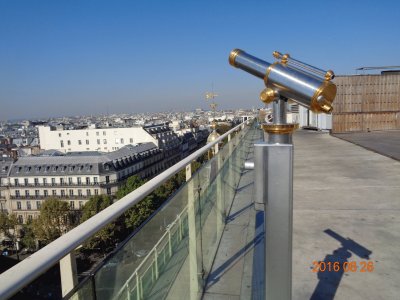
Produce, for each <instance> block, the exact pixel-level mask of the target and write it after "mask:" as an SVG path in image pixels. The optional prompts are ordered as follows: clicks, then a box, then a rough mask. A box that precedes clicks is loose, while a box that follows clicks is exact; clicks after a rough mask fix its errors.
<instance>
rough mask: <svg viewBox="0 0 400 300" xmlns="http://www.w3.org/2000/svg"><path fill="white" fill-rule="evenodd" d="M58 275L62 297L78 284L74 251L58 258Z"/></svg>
mask: <svg viewBox="0 0 400 300" xmlns="http://www.w3.org/2000/svg"><path fill="white" fill-rule="evenodd" d="M60 275H61V290H62V296H63V297H64V296H65V295H67V294H68V293H69V292H70V291H71V290H72V289H73V288H74V287H75V286H76V285H77V284H78V276H77V271H76V258H75V252H74V251H72V252H70V253H69V254H67V255H66V256H64V257H63V258H62V259H61V260H60Z"/></svg>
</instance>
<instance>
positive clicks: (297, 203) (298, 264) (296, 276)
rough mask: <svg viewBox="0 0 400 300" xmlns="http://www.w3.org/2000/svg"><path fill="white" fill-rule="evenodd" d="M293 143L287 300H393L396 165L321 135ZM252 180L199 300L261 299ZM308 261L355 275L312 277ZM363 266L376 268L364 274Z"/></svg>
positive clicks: (399, 174)
mask: <svg viewBox="0 0 400 300" xmlns="http://www.w3.org/2000/svg"><path fill="white" fill-rule="evenodd" d="M294 144H295V162H294V217H293V218H294V220H293V227H294V229H293V299H294V300H297V299H313V300H316V299H346V300H347V299H374V300H375V299H399V294H400V257H399V254H398V252H399V250H400V162H398V161H395V160H393V159H390V158H388V157H385V156H382V155H379V154H377V153H374V152H371V151H368V150H365V149H363V148H361V147H359V146H356V145H354V144H351V143H348V142H345V141H343V140H340V139H338V138H335V137H332V136H330V135H328V134H325V133H320V132H309V131H298V132H296V134H295V135H294ZM252 174H253V172H246V173H244V175H243V176H242V179H241V184H243V186H248V187H249V188H248V189H243V190H242V191H243V192H242V193H239V194H238V197H237V201H236V202H234V206H233V208H232V212H233V213H234V212H235V211H240V210H241V209H243V208H245V207H246V205H247V207H248V209H245V210H244V213H241V214H240V215H239V216H238V218H236V219H235V220H234V222H231V224H229V223H228V224H227V226H226V232H225V233H224V235H223V237H222V240H221V245H220V249H219V250H218V253H217V257H216V260H215V263H214V268H213V270H219V271H220V272H219V277H218V280H216V281H215V282H212V283H211V284H210V283H209V285H208V288H207V290H206V293H205V295H204V299H250V298H252V299H262V298H263V293H262V291H260V289H262V288H263V287H262V282H263V278H261V277H260V274H262V270H260V269H261V267H260V265H262V264H263V262H262V258H260V247H262V246H263V241H262V238H261V239H260V234H261V235H262V232H260V222H258V221H257V222H256V220H258V219H259V218H256V213H255V211H254V208H253V207H252V206H250V207H249V204H250V205H251V203H252V201H253V198H252V185H251V182H252V176H253V175H252ZM261 217H262V216H261ZM261 219H262V218H261ZM257 223H258V224H257ZM256 226H257V227H256ZM314 261H316V262H319V261H323V262H325V264H328V263H329V262H331V263H332V264H333V263H334V262H337V261H338V262H341V263H344V262H346V261H347V262H355V263H356V264H357V271H355V272H341V271H339V272H335V271H331V272H328V271H324V272H321V271H320V272H312V269H313V262H314ZM367 262H369V263H370V264H372V265H373V267H374V269H373V271H370V272H369V271H367V272H362V271H363V266H364V264H366V263H367ZM249 276H252V278H251V280H250V278H249Z"/></svg>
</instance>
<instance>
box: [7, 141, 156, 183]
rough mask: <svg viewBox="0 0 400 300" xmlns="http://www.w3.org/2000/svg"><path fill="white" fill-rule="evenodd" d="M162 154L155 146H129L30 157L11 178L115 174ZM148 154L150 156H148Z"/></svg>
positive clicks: (20, 161) (17, 166)
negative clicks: (152, 154) (104, 150)
mask: <svg viewBox="0 0 400 300" xmlns="http://www.w3.org/2000/svg"><path fill="white" fill-rule="evenodd" d="M155 151H159V150H158V148H157V147H156V145H155V144H154V143H143V144H140V145H138V146H132V145H127V146H124V147H122V148H120V149H119V150H116V151H113V152H109V153H101V152H95V151H91V152H72V153H67V154H65V155H55V156H26V157H21V158H19V159H18V160H17V161H16V162H15V163H14V164H13V166H12V168H11V171H10V176H14V177H27V176H51V175H54V176H64V175H68V174H69V175H91V174H99V173H107V172H112V171H115V170H118V169H122V168H126V167H128V166H129V165H132V164H134V163H136V162H137V161H138V160H140V159H142V158H143V157H144V156H146V155H148V154H151V153H150V152H153V153H154V152H155ZM147 153H148V154H147Z"/></svg>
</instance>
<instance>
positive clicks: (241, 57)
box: [229, 49, 336, 113]
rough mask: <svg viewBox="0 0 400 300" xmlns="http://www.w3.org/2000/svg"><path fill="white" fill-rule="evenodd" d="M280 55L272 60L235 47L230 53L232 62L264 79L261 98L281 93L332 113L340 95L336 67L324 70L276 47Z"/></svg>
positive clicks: (264, 99) (275, 96)
mask: <svg viewBox="0 0 400 300" xmlns="http://www.w3.org/2000/svg"><path fill="white" fill-rule="evenodd" d="M273 56H274V57H275V58H276V59H278V61H276V62H275V63H272V64H270V63H268V62H266V61H263V60H261V59H259V58H257V57H254V56H252V55H250V54H247V53H246V52H244V51H242V50H240V49H235V50H232V52H231V53H230V55H229V63H230V64H231V65H232V66H234V67H236V68H239V69H242V70H244V71H246V72H248V73H250V74H252V75H254V76H256V77H258V78H261V79H263V80H264V83H265V86H266V89H265V90H264V91H263V92H261V95H260V97H261V100H262V101H263V102H265V103H269V102H271V101H273V100H276V99H278V98H280V97H283V98H286V99H291V100H293V101H294V102H296V103H298V104H300V105H302V106H304V107H306V108H308V109H310V110H311V111H313V112H315V113H320V112H323V113H330V112H331V111H332V102H333V100H334V99H335V96H336V85H335V84H333V83H332V82H331V80H332V79H333V78H334V76H335V75H334V73H333V72H332V71H330V70H329V71H324V70H321V69H318V68H316V67H313V66H311V65H308V64H306V63H303V62H301V61H299V60H296V59H293V58H291V57H290V56H289V54H284V55H282V54H281V53H279V52H277V51H275V52H274V53H273Z"/></svg>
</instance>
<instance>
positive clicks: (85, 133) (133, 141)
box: [38, 126, 159, 152]
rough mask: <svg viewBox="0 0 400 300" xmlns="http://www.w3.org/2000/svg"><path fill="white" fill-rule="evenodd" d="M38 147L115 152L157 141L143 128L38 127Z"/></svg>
mask: <svg viewBox="0 0 400 300" xmlns="http://www.w3.org/2000/svg"><path fill="white" fill-rule="evenodd" d="M38 131H39V140H40V147H41V149H44V150H49V149H57V150H59V151H62V152H76V151H102V152H112V151H116V150H118V149H120V148H122V147H124V146H126V145H137V144H142V143H149V142H150V143H154V144H156V145H157V146H159V145H158V140H157V139H155V138H154V137H153V136H152V135H150V134H149V133H148V132H147V131H146V130H144V129H143V127H126V128H114V127H109V128H96V127H95V126H91V127H89V128H86V129H73V130H64V129H63V127H62V126H56V127H53V126H40V127H39V128H38Z"/></svg>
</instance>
